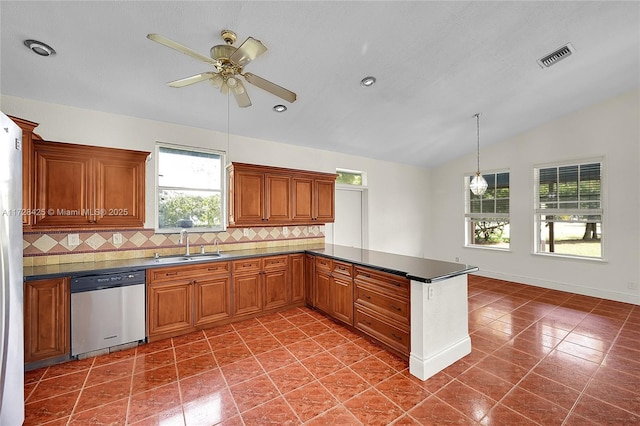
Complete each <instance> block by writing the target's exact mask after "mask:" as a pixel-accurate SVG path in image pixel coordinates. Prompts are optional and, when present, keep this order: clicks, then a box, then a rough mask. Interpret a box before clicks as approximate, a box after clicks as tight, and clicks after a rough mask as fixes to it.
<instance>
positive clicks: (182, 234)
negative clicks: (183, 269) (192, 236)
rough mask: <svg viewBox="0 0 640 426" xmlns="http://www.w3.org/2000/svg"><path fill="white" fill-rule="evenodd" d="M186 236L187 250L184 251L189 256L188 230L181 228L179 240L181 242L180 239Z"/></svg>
mask: <svg viewBox="0 0 640 426" xmlns="http://www.w3.org/2000/svg"><path fill="white" fill-rule="evenodd" d="M184 237H186V238H187V251H186V252H185V254H184V255H185V256H191V252H190V250H189V231H187V230H186V229H183V230H182V231H180V242H182V239H183V238H184Z"/></svg>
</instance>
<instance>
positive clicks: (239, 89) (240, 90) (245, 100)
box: [229, 78, 251, 108]
mask: <svg viewBox="0 0 640 426" xmlns="http://www.w3.org/2000/svg"><path fill="white" fill-rule="evenodd" d="M236 82H237V83H236V86H235V87H233V88H231V89H229V90H231V92H232V93H233V96H235V97H236V102H238V106H239V107H240V108H246V107H249V106H251V99H249V95H248V94H247V90H246V89H245V87H244V84H242V81H240V79H239V78H237V79H236Z"/></svg>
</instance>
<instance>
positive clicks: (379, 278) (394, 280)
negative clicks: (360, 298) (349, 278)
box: [355, 266, 409, 296]
mask: <svg viewBox="0 0 640 426" xmlns="http://www.w3.org/2000/svg"><path fill="white" fill-rule="evenodd" d="M355 280H356V282H363V283H368V284H372V285H377V286H381V287H382V288H384V289H387V290H389V291H392V292H394V293H397V294H398V295H403V296H407V295H408V294H409V280H408V279H407V278H404V277H401V276H399V275H394V274H389V273H386V272H381V271H376V270H374V269H369V268H363V267H360V266H356V267H355Z"/></svg>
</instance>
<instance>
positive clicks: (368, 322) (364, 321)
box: [362, 320, 371, 325]
mask: <svg viewBox="0 0 640 426" xmlns="http://www.w3.org/2000/svg"><path fill="white" fill-rule="evenodd" d="M362 322H363V323H365V324H367V325H371V321H367V320H362Z"/></svg>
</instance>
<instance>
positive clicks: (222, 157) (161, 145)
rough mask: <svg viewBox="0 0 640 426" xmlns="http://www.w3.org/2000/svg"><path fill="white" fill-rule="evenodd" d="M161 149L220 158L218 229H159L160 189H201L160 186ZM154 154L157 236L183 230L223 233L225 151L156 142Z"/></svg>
mask: <svg viewBox="0 0 640 426" xmlns="http://www.w3.org/2000/svg"><path fill="white" fill-rule="evenodd" d="M161 148H168V149H174V150H180V151H188V152H198V153H203V154H213V155H218V156H220V189H219V192H220V203H221V206H220V214H221V216H222V217H221V218H220V219H221V225H220V227H212V228H207V227H191V228H180V227H174V228H160V197H159V194H160V190H161V189H169V190H171V189H174V190H180V189H181V190H187V191H189V190H192V191H202V190H203V189H202V188H189V187H173V186H167V187H165V186H160V149H161ZM155 154H156V161H155V168H156V169H155V204H154V214H155V232H156V233H158V234H176V233H179V232H180V231H182V230H183V229H187V230H188V231H189V232H201V233H205V232H224V231H226V229H227V196H228V191H227V179H226V177H227V173H226V170H227V167H226V166H227V164H226V155H227V153H226V152H225V151H221V150H217V149H210V148H202V147H195V146H188V145H179V144H173V143H167V142H160V141H157V142H156V146H155ZM205 191H211V192H217V191H218V190H205Z"/></svg>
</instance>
